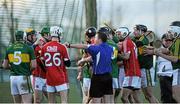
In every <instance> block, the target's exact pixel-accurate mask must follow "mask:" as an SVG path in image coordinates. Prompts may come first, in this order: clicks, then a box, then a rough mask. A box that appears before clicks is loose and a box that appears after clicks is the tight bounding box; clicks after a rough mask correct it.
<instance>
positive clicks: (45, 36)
mask: <svg viewBox="0 0 180 104" xmlns="http://www.w3.org/2000/svg"><path fill="white" fill-rule="evenodd" d="M43 37H44V38H45V39H47V40H48V41H50V40H51V36H50V35H49V33H44V36H43Z"/></svg>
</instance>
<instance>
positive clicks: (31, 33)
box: [26, 28, 37, 44]
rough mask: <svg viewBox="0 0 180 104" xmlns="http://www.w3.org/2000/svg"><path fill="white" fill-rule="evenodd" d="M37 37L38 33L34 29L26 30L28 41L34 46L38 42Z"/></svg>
mask: <svg viewBox="0 0 180 104" xmlns="http://www.w3.org/2000/svg"><path fill="white" fill-rule="evenodd" d="M36 35H37V33H36V31H35V30H34V29H32V28H28V29H26V41H28V42H30V43H32V44H33V43H34V42H35V41H36V40H37V38H36Z"/></svg>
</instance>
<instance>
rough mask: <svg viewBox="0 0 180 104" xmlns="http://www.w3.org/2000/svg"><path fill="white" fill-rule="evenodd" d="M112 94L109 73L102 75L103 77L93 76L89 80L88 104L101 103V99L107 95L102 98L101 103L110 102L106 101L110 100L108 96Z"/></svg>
mask: <svg viewBox="0 0 180 104" xmlns="http://www.w3.org/2000/svg"><path fill="white" fill-rule="evenodd" d="M112 94H113V88H112V77H111V75H110V73H107V74H103V75H93V76H92V78H91V86H90V97H91V98H92V99H91V102H90V103H102V97H104V95H107V96H106V97H104V98H103V102H104V103H106V102H111V101H107V99H108V100H110V99H109V98H110V96H109V95H112Z"/></svg>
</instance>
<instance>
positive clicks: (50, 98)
mask: <svg viewBox="0 0 180 104" xmlns="http://www.w3.org/2000/svg"><path fill="white" fill-rule="evenodd" d="M55 97H56V96H55V93H54V92H48V102H49V103H55V102H56V99H55Z"/></svg>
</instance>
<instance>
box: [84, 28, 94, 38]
mask: <svg viewBox="0 0 180 104" xmlns="http://www.w3.org/2000/svg"><path fill="white" fill-rule="evenodd" d="M85 35H87V36H88V37H89V38H92V37H94V36H95V35H96V28H95V27H89V28H87V29H86V31H85Z"/></svg>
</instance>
